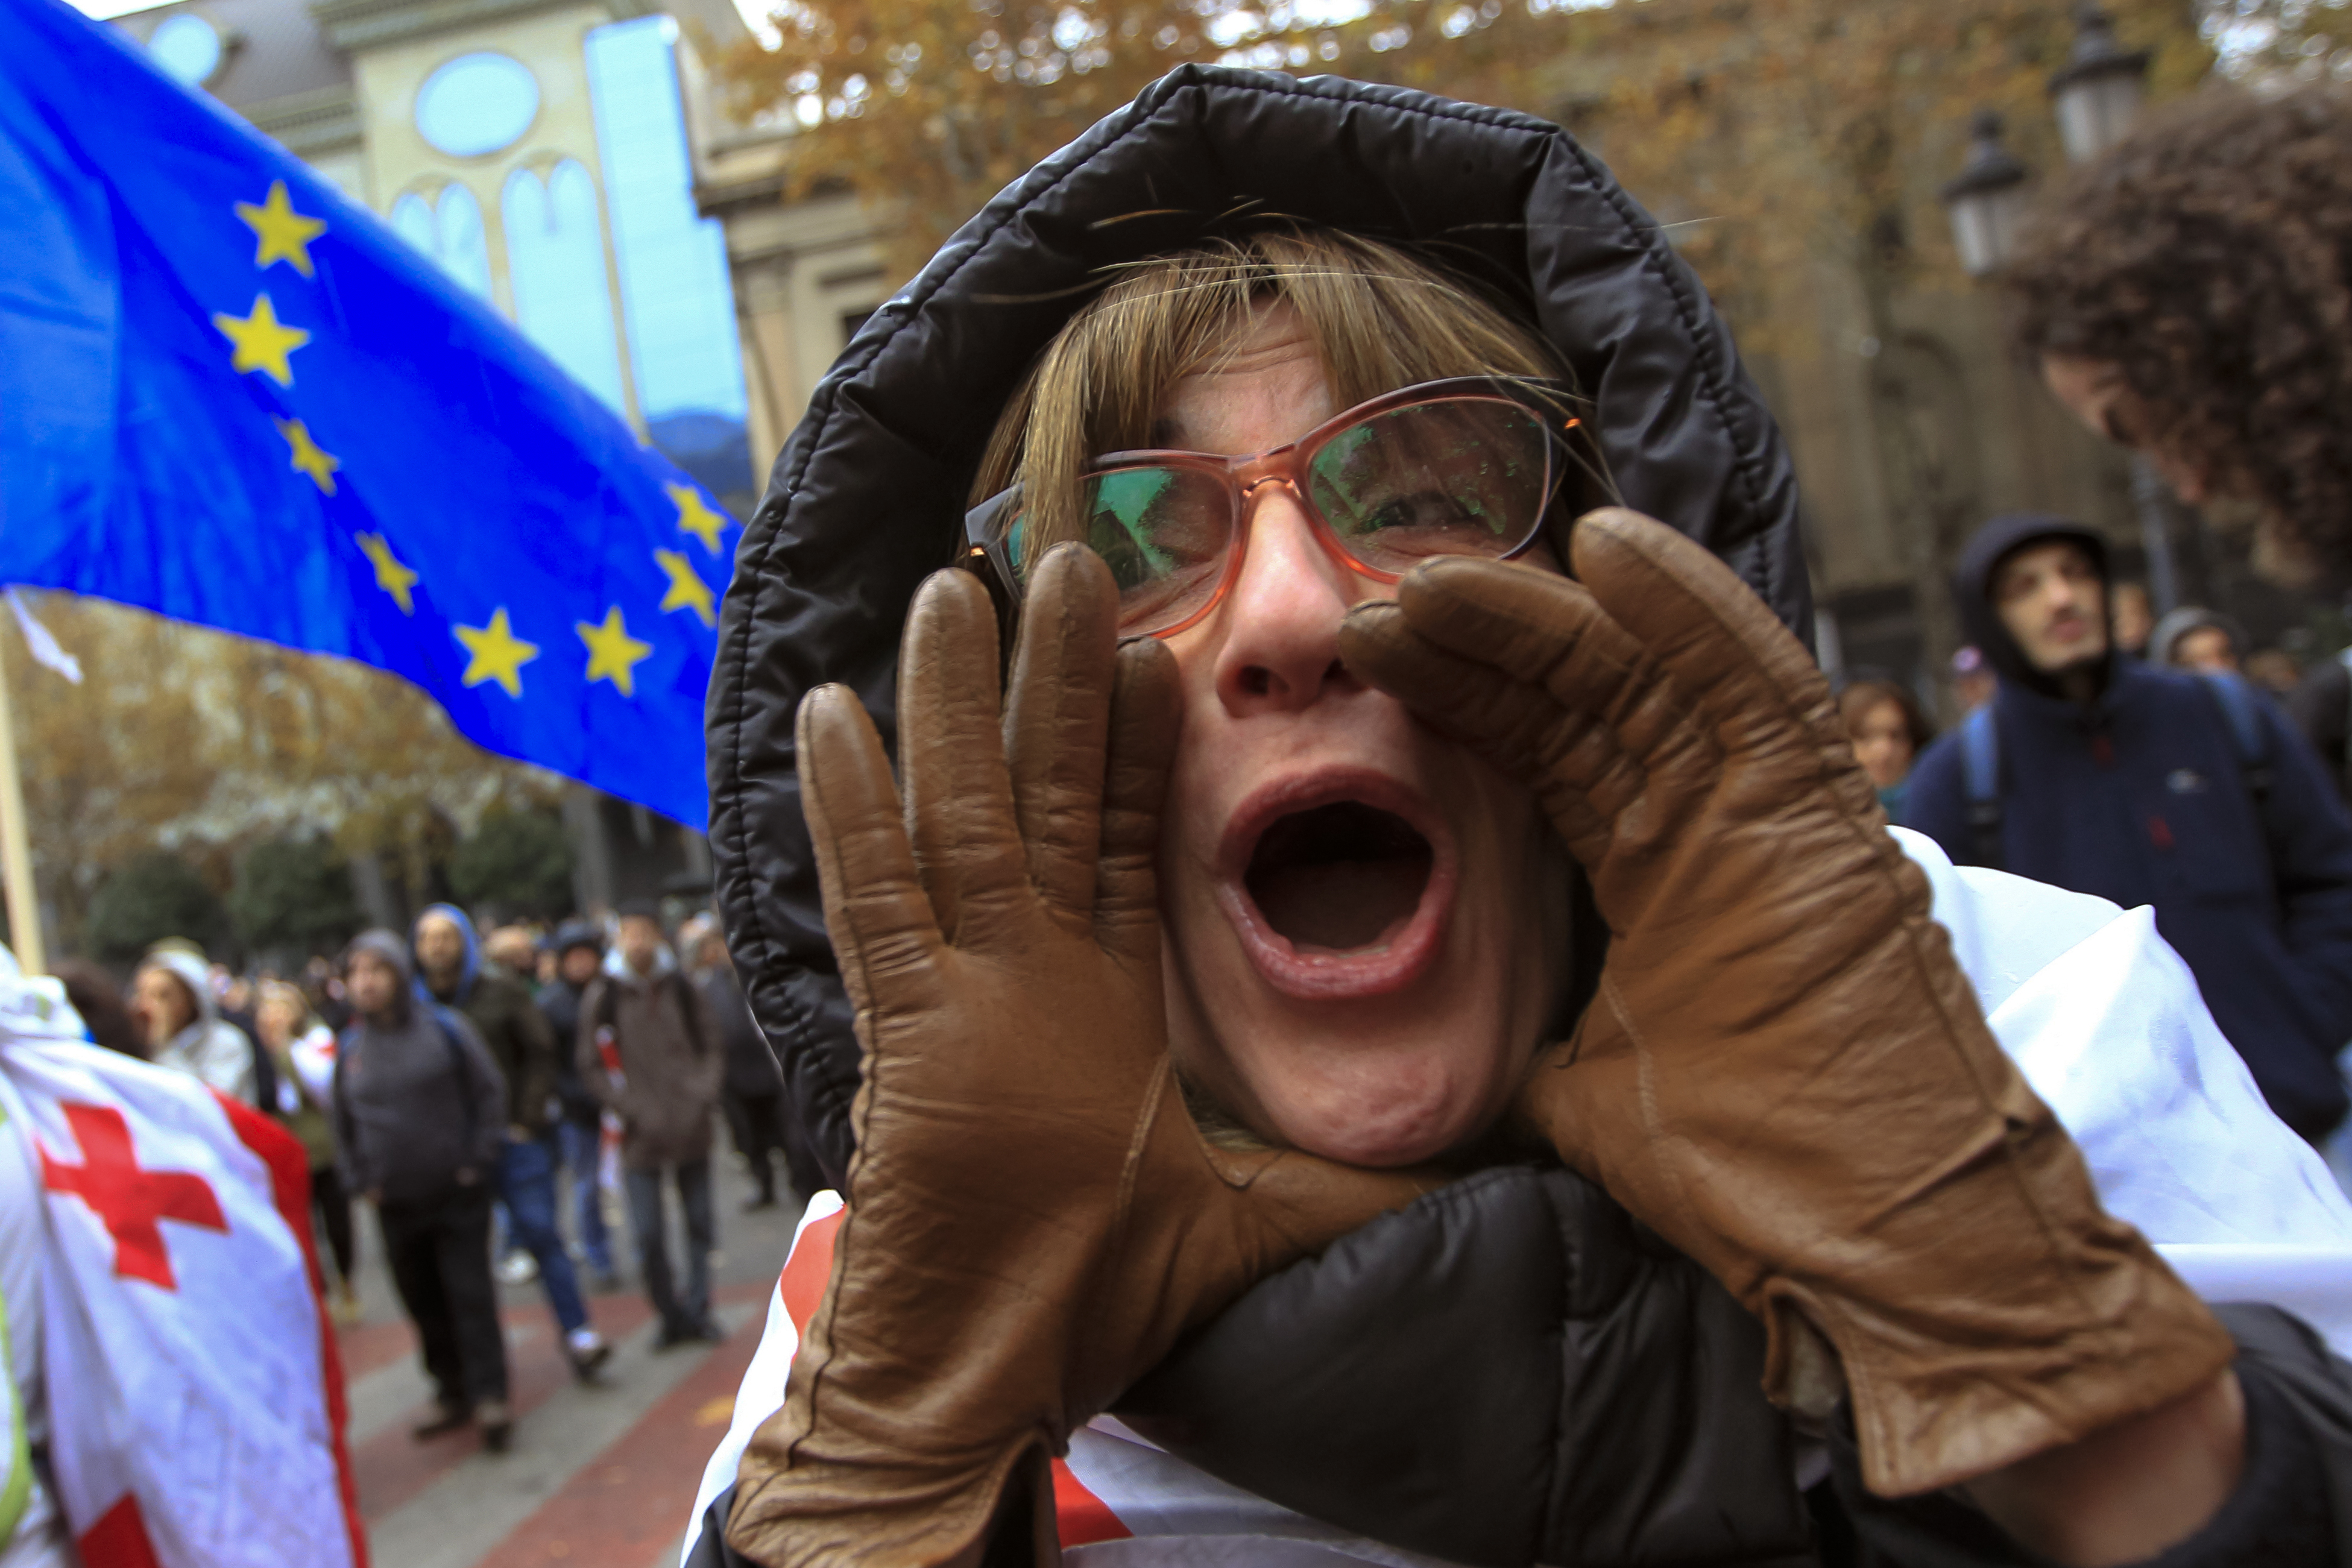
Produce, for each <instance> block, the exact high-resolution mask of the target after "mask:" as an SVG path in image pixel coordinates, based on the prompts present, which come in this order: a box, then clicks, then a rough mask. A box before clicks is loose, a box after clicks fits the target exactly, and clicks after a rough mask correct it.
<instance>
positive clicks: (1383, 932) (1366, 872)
mask: <svg viewBox="0 0 2352 1568" xmlns="http://www.w3.org/2000/svg"><path fill="white" fill-rule="evenodd" d="M1428 883H1429V862H1428V861H1427V860H1425V859H1424V860H1421V861H1418V862H1415V861H1402V860H1376V861H1332V862H1326V863H1325V864H1322V865H1296V866H1288V867H1285V868H1284V869H1282V870H1280V871H1274V872H1268V873H1264V874H1262V875H1259V876H1255V877H1252V878H1251V879H1250V894H1251V896H1253V897H1254V898H1255V899H1256V900H1257V907H1258V913H1260V914H1261V915H1265V923H1266V924H1267V925H1270V926H1272V927H1273V928H1274V929H1275V930H1276V931H1278V932H1280V933H1281V934H1282V935H1283V936H1286V937H1288V938H1289V939H1290V945H1291V946H1294V947H1296V948H1297V949H1298V950H1299V951H1301V952H1312V951H1316V950H1318V949H1319V950H1321V951H1325V952H1333V953H1345V952H1349V951H1352V950H1354V949H1357V948H1362V947H1370V946H1376V945H1381V944H1382V943H1384V942H1385V940H1386V939H1387V938H1388V937H1389V936H1391V935H1392V934H1393V933H1395V932H1396V931H1397V930H1398V929H1399V928H1401V927H1402V925H1404V923H1405V922H1406V921H1408V920H1411V919H1412V912H1413V911H1414V910H1415V909H1417V908H1418V907H1420V904H1421V890H1422V889H1423V887H1425V886H1426V885H1428Z"/></svg>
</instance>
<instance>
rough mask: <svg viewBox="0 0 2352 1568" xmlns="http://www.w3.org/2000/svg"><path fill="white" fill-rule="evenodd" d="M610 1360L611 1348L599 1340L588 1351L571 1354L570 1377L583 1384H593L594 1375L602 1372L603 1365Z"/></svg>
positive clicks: (611, 1357) (611, 1355)
mask: <svg viewBox="0 0 2352 1568" xmlns="http://www.w3.org/2000/svg"><path fill="white" fill-rule="evenodd" d="M612 1359H613V1347H612V1346H611V1345H609V1344H607V1343H604V1342H603V1341H601V1340H600V1341H598V1342H597V1343H596V1344H595V1345H594V1346H593V1347H592V1348H590V1349H588V1350H583V1351H577V1352H574V1353H573V1354H572V1375H573V1376H574V1377H577V1378H578V1379H580V1381H581V1382H583V1383H593V1382H595V1381H596V1375H597V1374H598V1373H599V1372H601V1371H603V1370H604V1364H605V1363H606V1362H608V1361H610V1360H612Z"/></svg>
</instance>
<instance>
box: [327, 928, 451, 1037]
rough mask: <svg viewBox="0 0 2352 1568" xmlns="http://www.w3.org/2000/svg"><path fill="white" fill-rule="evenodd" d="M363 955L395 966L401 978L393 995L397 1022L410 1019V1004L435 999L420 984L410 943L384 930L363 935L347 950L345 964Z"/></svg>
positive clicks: (345, 950) (353, 938) (355, 938)
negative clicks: (428, 995) (426, 995)
mask: <svg viewBox="0 0 2352 1568" xmlns="http://www.w3.org/2000/svg"><path fill="white" fill-rule="evenodd" d="M360 953H365V954H366V955H368V956H370V957H372V958H380V959H382V960H383V962H384V963H387V964H389V965H391V966H392V972H393V973H394V975H397V976H398V977H400V984H399V985H398V986H397V987H395V988H394V992H393V1011H394V1014H395V1015H396V1017H395V1021H398V1022H404V1021H405V1020H406V1018H407V1013H408V1011H409V1008H408V1004H409V1002H410V1001H411V1000H416V999H422V1000H424V1001H425V1002H427V1003H429V1002H430V1001H431V1000H432V998H429V997H425V994H424V992H423V990H422V989H421V988H419V987H418V985H417V983H416V960H415V957H414V956H412V955H411V954H410V953H409V950H408V944H407V943H405V942H404V941H402V940H401V939H400V938H399V937H398V936H395V935H394V934H393V933H392V932H389V931H386V930H383V929H382V928H381V927H379V928H377V929H375V930H372V931H362V932H361V933H360V934H359V935H358V936H354V937H352V945H351V946H349V947H346V948H344V949H343V959H344V962H345V963H349V962H350V961H351V959H352V956H354V955H356V954H360Z"/></svg>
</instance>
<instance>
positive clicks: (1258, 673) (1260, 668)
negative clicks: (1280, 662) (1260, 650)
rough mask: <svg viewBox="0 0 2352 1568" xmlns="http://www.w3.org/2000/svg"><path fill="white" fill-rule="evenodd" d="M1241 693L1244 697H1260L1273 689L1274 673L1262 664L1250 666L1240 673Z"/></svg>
mask: <svg viewBox="0 0 2352 1568" xmlns="http://www.w3.org/2000/svg"><path fill="white" fill-rule="evenodd" d="M1241 686H1242V692H1243V694H1244V695H1247V696H1253V697H1262V696H1264V695H1265V694H1266V693H1267V692H1269V691H1272V690H1273V689H1274V672H1273V671H1271V670H1269V669H1267V668H1266V667H1265V665H1264V664H1251V665H1248V666H1246V667H1245V668H1244V670H1243V671H1242V679H1241Z"/></svg>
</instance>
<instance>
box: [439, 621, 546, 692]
mask: <svg viewBox="0 0 2352 1568" xmlns="http://www.w3.org/2000/svg"><path fill="white" fill-rule="evenodd" d="M449 630H451V631H452V632H456V633H457V641H458V642H460V643H464V644H466V652H467V653H470V654H472V655H473V657H472V658H471V659H470V660H468V661H467V664H466V674H465V684H466V685H469V686H478V685H481V684H482V683H483V682H484V681H496V682H498V683H499V685H502V686H504V687H506V689H507V695H509V696H510V697H519V696H520V695H522V667H523V666H524V665H525V664H530V662H531V661H532V660H533V659H536V658H538V657H539V644H538V643H526V642H524V641H523V640H522V639H521V638H520V637H518V636H516V635H515V634H514V628H513V627H512V626H509V625H508V624H507V607H506V606H505V605H503V604H501V605H499V607H498V608H497V609H496V610H493V611H491V612H490V623H489V624H488V625H487V626H452V627H450V628H449Z"/></svg>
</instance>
